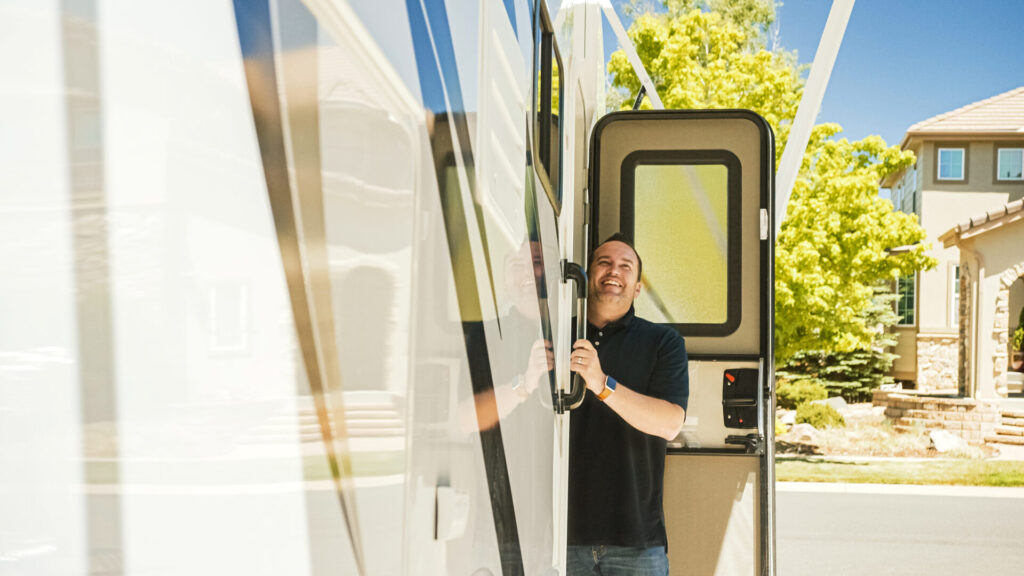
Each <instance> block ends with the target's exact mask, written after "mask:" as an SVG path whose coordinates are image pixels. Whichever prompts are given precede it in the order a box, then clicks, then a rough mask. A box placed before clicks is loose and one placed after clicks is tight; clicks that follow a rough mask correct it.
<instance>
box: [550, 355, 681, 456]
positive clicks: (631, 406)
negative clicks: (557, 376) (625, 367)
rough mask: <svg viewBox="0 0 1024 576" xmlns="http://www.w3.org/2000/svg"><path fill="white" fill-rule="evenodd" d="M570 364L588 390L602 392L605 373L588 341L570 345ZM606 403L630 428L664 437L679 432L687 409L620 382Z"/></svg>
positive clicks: (670, 436)
mask: <svg viewBox="0 0 1024 576" xmlns="http://www.w3.org/2000/svg"><path fill="white" fill-rule="evenodd" d="M570 363H571V368H570V369H571V370H572V371H573V372H577V373H579V375H580V376H582V377H583V380H584V381H585V382H586V384H587V389H588V390H590V391H591V392H593V393H594V394H595V395H597V394H600V393H601V392H602V391H604V387H605V379H606V378H607V377H608V375H607V374H605V373H604V371H603V370H601V360H600V359H599V358H598V356H597V350H596V349H595V348H594V345H593V344H591V343H590V341H589V340H585V339H581V340H577V341H576V343H575V344H573V351H572V356H571V357H570ZM605 403H606V404H607V405H608V407H609V408H611V409H612V410H614V411H615V413H616V414H618V415H619V416H621V417H622V419H623V420H625V421H626V423H628V424H629V425H630V426H632V427H633V428H636V429H637V430H639V431H641V432H644V433H645V434H650V435H652V436H660V437H661V438H664V439H666V440H672V439H674V438H675V437H676V436H677V435H678V434H679V431H680V430H682V429H683V421H684V420H685V419H686V412H685V411H684V410H683V408H682V407H681V406H679V405H677V404H673V403H672V402H669V401H667V400H662V399H660V398H654V397H652V396H646V395H644V394H640V393H639V392H635V391H633V390H630V389H629V388H628V387H627V385H626V384H624V383H622V382H619V383H618V385H617V386H616V387H615V392H613V393H612V394H611V395H610V396H608V397H607V398H606V399H605Z"/></svg>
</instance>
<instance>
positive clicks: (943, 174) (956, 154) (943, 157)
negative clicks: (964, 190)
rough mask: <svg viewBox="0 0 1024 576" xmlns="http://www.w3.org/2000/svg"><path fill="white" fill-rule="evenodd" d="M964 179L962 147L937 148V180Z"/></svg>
mask: <svg viewBox="0 0 1024 576" xmlns="http://www.w3.org/2000/svg"><path fill="white" fill-rule="evenodd" d="M963 179H964V149H963V148H939V180H963Z"/></svg>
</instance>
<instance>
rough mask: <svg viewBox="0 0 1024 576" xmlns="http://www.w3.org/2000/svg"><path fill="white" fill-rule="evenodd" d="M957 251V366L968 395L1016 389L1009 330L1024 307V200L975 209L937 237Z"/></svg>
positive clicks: (1020, 381) (1018, 377) (1018, 375)
mask: <svg viewBox="0 0 1024 576" xmlns="http://www.w3.org/2000/svg"><path fill="white" fill-rule="evenodd" d="M939 240H940V241H941V242H942V244H943V246H944V247H945V248H947V249H949V248H953V249H958V250H959V252H960V293H961V294H963V295H964V297H963V298H961V301H960V310H959V315H960V343H961V346H960V352H959V356H960V371H959V374H958V381H959V382H960V383H961V388H962V389H963V390H964V392H965V393H966V395H969V396H972V397H975V398H981V399H988V398H1005V397H1007V396H1008V395H1009V394H1010V393H1014V394H1019V393H1021V392H1022V386H1024V373H1022V372H1020V371H1019V370H1021V368H1020V366H1019V364H1020V358H1019V356H1018V358H1016V360H1017V362H1014V360H1015V358H1014V357H1013V350H1012V344H1011V341H1010V340H1011V338H1010V335H1011V334H1012V333H1013V330H1014V328H1016V327H1017V321H1018V318H1019V317H1020V311H1021V308H1024V200H1016V201H1014V202H1010V203H1009V204H1006V205H1004V206H1003V207H1002V208H999V209H997V210H993V211H991V212H988V213H983V214H978V215H977V216H975V217H972V218H970V219H968V220H965V221H964V222H963V223H961V224H958V225H956V226H955V227H953V228H952V229H950V230H949V231H947V232H946V233H945V234H943V235H942V236H940V237H939Z"/></svg>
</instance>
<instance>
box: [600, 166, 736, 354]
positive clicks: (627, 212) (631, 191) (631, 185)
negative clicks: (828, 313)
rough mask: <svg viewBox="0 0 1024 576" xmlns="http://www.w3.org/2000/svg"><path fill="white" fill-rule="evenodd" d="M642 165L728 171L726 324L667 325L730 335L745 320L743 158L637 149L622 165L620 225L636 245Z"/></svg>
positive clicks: (697, 333) (685, 330)
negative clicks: (719, 167)
mask: <svg viewBox="0 0 1024 576" xmlns="http://www.w3.org/2000/svg"><path fill="white" fill-rule="evenodd" d="M640 166H724V167H725V168H726V174H727V175H726V180H727V181H726V202H727V206H726V223H727V226H728V230H727V231H726V242H727V244H726V295H725V298H726V312H725V322H721V323H705V322H700V323H698V322H682V323H670V322H665V323H663V324H664V325H666V326H671V327H673V328H674V329H676V330H677V331H678V332H679V333H680V334H682V335H683V336H718V337H721V336H728V335H730V334H732V333H734V332H736V330H738V329H739V327H740V324H741V323H742V320H743V306H742V303H743V282H742V274H743V261H742V260H743V259H742V254H741V253H740V247H741V243H742V229H741V225H742V220H741V219H742V215H743V205H742V202H743V181H742V178H743V171H742V166H741V164H740V159H739V158H738V157H737V156H736V155H735V154H733V153H732V152H730V151H728V150H635V151H633V152H630V153H629V154H628V155H626V157H625V158H623V160H622V165H621V166H620V169H619V170H620V172H619V174H620V178H621V180H620V184H619V194H620V196H619V202H620V204H619V225H620V227H621V230H622V233H623V234H625V235H626V236H627V237H628V238H629V239H630V240H632V241H633V242H634V243H635V242H636V169H637V168H638V167H640Z"/></svg>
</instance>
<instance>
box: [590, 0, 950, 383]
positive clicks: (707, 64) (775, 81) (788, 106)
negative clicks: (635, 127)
mask: <svg viewBox="0 0 1024 576" xmlns="http://www.w3.org/2000/svg"><path fill="white" fill-rule="evenodd" d="M639 6H642V5H640V4H634V7H633V10H632V14H634V19H633V22H632V24H631V26H630V27H629V30H628V34H629V36H630V38H631V39H632V40H633V43H634V45H635V46H636V49H637V54H638V55H639V57H640V59H641V61H642V62H643V63H644V66H645V67H646V68H647V71H648V73H649V74H650V75H651V79H652V81H653V82H654V84H655V87H656V88H657V90H658V93H659V95H660V96H661V99H662V101H663V102H664V104H665V107H666V108H747V109H750V110H754V111H755V112H757V113H759V114H760V115H762V116H763V117H764V118H765V119H766V120H767V121H768V122H769V124H771V126H772V129H773V130H774V132H775V139H776V162H778V160H779V159H780V158H781V155H782V151H783V150H784V149H785V145H786V142H787V140H788V137H789V133H790V129H791V126H792V121H793V118H794V117H795V116H796V110H797V106H798V105H799V103H800V98H801V96H802V95H803V87H804V80H803V78H802V77H801V72H802V70H803V68H802V67H801V66H800V65H798V63H797V60H796V55H795V54H794V53H791V52H786V51H784V50H781V49H778V48H775V47H769V45H768V44H769V43H768V38H769V29H770V26H771V24H772V22H773V21H774V17H775V3H774V2H772V1H771V0H664V2H663V4H662V7H661V9H660V10H658V11H652V10H646V11H643V12H642V13H641V10H642V8H641V7H639ZM608 72H609V75H610V79H611V83H612V90H611V91H610V92H611V93H613V94H614V95H615V97H616V99H617V100H618V103H619V106H620V107H622V108H628V107H630V106H631V104H632V98H633V96H634V95H635V94H636V93H637V92H638V91H639V90H640V82H639V80H638V79H637V77H636V74H635V73H634V72H633V69H632V66H631V65H630V64H629V61H628V59H627V58H626V56H625V54H624V53H623V52H622V51H621V50H620V51H618V52H615V53H613V54H612V56H611V59H610V60H609V62H608ZM645 106H649V103H646V102H645ZM840 131H841V128H840V127H839V126H838V125H836V124H821V125H818V126H815V128H814V130H813V131H812V134H811V139H810V142H809V145H808V147H807V151H806V153H805V155H804V158H803V163H802V166H801V170H800V174H799V176H798V179H797V182H796V184H795V186H794V189H793V192H792V195H791V197H790V201H789V208H788V212H787V215H786V219H785V221H784V222H783V223H782V227H781V231H780V233H779V237H778V239H777V241H776V262H775V273H776V306H775V312H776V333H775V345H776V362H777V363H778V364H780V365H784V364H786V363H787V362H788V361H789V360H791V359H793V358H794V357H795V355H796V354H798V353H800V352H810V353H813V354H816V355H819V356H820V355H822V354H826V355H827V354H833V353H840V354H857V353H865V354H868V355H871V354H873V353H874V352H873V351H876V350H878V349H879V348H880V346H881V345H882V344H883V343H886V342H887V341H886V340H885V336H884V334H885V333H886V328H887V326H890V325H891V324H892V320H886V319H884V318H880V317H878V315H877V314H874V313H873V312H872V309H873V308H872V307H873V306H875V305H876V304H877V298H876V297H875V288H876V287H878V286H880V285H886V284H887V283H889V282H892V281H894V280H895V279H896V278H897V277H899V276H900V275H906V274H912V273H913V272H915V271H918V270H922V269H926V268H928V267H931V266H934V265H935V262H934V260H933V259H931V258H929V257H928V256H927V255H926V254H925V249H926V247H925V246H920V245H918V246H917V247H916V248H914V249H913V250H911V251H909V252H906V253H902V254H899V255H891V254H889V253H887V251H886V250H887V249H888V248H891V247H895V246H906V245H913V244H918V243H919V242H920V241H922V240H923V239H924V238H925V232H924V230H923V229H922V228H921V227H920V226H919V225H918V223H917V218H916V216H914V215H908V214H904V213H902V212H897V211H894V210H893V206H892V203H891V202H889V201H888V200H885V199H882V198H880V197H879V196H878V183H879V182H880V181H881V179H882V178H883V177H885V176H886V175H889V174H892V173H894V172H897V171H899V170H902V169H904V168H906V167H908V166H910V165H911V164H913V162H914V156H913V154H912V153H911V152H904V151H901V150H900V149H899V148H898V147H889V146H887V145H886V144H885V142H884V141H883V140H882V139H881V138H879V137H877V136H872V137H868V138H865V139H863V140H860V141H856V142H850V141H848V140H847V139H845V138H838V137H837V135H838V134H839V132H840ZM850 361H851V363H852V362H854V359H853V358H851V359H850ZM856 361H857V362H860V360H856ZM876 361H881V362H882V364H885V359H884V358H873V359H872V361H871V362H867V363H866V364H871V365H874V364H875V363H876ZM888 361H889V362H890V363H891V358H890V359H889V360H888ZM866 364H865V365H866ZM872 370H874V368H872ZM825 379H827V378H825Z"/></svg>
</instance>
